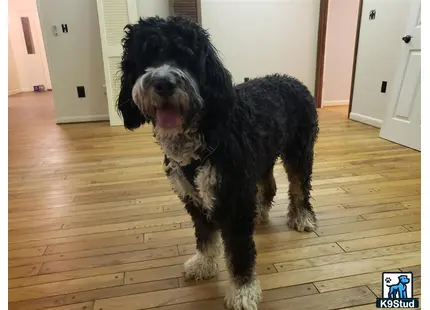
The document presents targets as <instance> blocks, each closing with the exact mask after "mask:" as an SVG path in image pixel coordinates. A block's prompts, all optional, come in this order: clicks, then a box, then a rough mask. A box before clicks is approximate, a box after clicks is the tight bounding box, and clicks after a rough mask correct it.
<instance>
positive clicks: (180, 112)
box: [117, 17, 318, 310]
mask: <svg viewBox="0 0 430 310" xmlns="http://www.w3.org/2000/svg"><path fill="white" fill-rule="evenodd" d="M122 45H123V54H122V59H121V87H120V93H119V97H118V102H117V108H118V112H119V113H120V115H122V118H123V121H124V126H125V128H126V129H128V130H134V129H137V128H138V127H140V126H141V125H143V124H145V123H150V124H152V126H153V133H154V137H155V140H156V142H157V143H158V144H159V145H160V146H161V148H162V150H163V152H164V154H165V156H164V169H165V172H166V175H167V177H168V178H169V180H170V181H171V183H172V187H173V189H174V191H175V192H176V194H177V195H178V196H179V198H180V199H181V200H182V201H183V203H184V205H185V208H186V210H187V211H188V213H189V214H190V216H191V217H192V220H193V222H194V227H195V237H196V244H197V245H196V247H197V254H195V255H194V256H193V257H192V258H190V259H189V260H188V261H187V262H185V266H184V267H185V275H186V278H187V279H196V280H200V279H207V278H210V277H213V276H214V275H216V274H217V272H218V269H219V259H220V258H221V256H222V255H223V252H224V257H225V259H226V265H227V268H228V271H229V274H230V279H231V281H230V285H231V287H230V288H229V289H228V291H227V295H226V298H225V304H226V306H227V308H229V309H234V310H242V309H244V310H251V309H252V310H253V309H257V308H258V304H259V303H260V301H261V295H262V292H261V289H260V284H259V281H258V279H257V276H256V273H255V260H256V255H257V253H256V248H255V243H254V240H253V232H254V226H255V224H256V223H257V222H259V221H263V220H267V219H268V211H269V209H270V208H271V205H272V202H273V198H274V196H275V194H276V183H275V179H274V176H273V167H274V164H275V162H276V160H277V158H279V157H280V158H281V159H282V160H283V163H284V167H285V170H286V172H287V175H288V180H289V182H290V185H289V199H290V205H289V208H288V216H287V217H288V219H287V224H288V226H290V227H291V228H293V229H296V230H297V231H312V230H314V229H315V226H316V218H315V213H314V211H313V209H312V206H311V203H310V202H309V198H310V193H309V192H310V190H311V175H312V166H313V158H314V143H315V141H316V138H317V133H318V116H317V111H316V106H315V102H314V98H313V97H312V95H311V93H310V92H309V90H308V89H307V87H306V86H304V85H303V84H302V83H301V82H299V81H298V80H297V79H295V78H293V77H290V76H286V75H280V74H273V75H267V76H265V77H260V78H255V79H251V80H250V81H248V82H245V83H243V84H239V85H234V84H233V82H232V76H231V74H230V72H229V71H228V70H227V69H226V68H225V67H224V65H223V63H222V61H221V59H220V57H219V56H218V52H217V50H216V49H215V47H214V46H213V45H212V43H211V41H210V38H209V34H208V32H207V31H206V30H204V29H202V28H201V27H200V26H199V25H197V24H195V23H192V22H190V21H188V20H186V19H185V18H182V17H169V18H166V19H164V18H160V17H150V18H145V19H140V20H139V21H138V22H137V23H136V24H130V25H127V26H126V28H125V35H124V38H123V41H122Z"/></svg>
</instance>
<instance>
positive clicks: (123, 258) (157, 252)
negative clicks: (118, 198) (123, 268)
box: [39, 246, 178, 274]
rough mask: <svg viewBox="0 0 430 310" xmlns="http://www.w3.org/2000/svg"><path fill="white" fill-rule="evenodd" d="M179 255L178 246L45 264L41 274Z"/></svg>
mask: <svg viewBox="0 0 430 310" xmlns="http://www.w3.org/2000/svg"><path fill="white" fill-rule="evenodd" d="M177 255H178V249H177V247H176V246H173V247H164V248H159V249H150V250H143V251H135V252H125V253H117V254H110V255H101V256H93V257H88V258H77V259H69V260H63V261H54V262H48V263H44V264H43V266H42V268H41V269H40V271H39V274H46V273H54V272H61V271H68V270H76V269H85V268H94V267H102V266H110V265H117V264H126V263H132V262H138V261H144V260H151V259H158V258H166V257H172V256H177Z"/></svg>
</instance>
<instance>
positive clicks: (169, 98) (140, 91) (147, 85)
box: [117, 17, 234, 133]
mask: <svg viewBox="0 0 430 310" xmlns="http://www.w3.org/2000/svg"><path fill="white" fill-rule="evenodd" d="M122 43H123V55H122V60H121V88H120V93H119V97H118V102H117V108H118V111H119V113H120V114H121V115H122V117H123V120H124V126H125V127H126V128H127V129H129V130H133V129H136V128H138V127H140V126H141V125H142V124H144V123H149V122H151V123H152V124H153V125H154V126H155V127H156V129H157V130H158V131H163V132H172V133H181V132H183V131H184V130H186V129H187V128H188V127H190V126H198V123H199V120H201V119H202V117H204V115H207V114H210V115H211V116H213V117H217V116H222V114H223V113H225V111H226V109H228V107H229V106H230V105H231V104H232V103H233V98H234V90H233V84H232V79H231V74H230V72H229V71H228V70H227V69H225V67H224V66H223V64H222V62H221V60H220V59H219V57H218V55H217V51H216V49H215V48H214V46H213V45H212V44H211V42H210V39H209V35H208V33H207V32H206V31H205V30H204V29H202V28H201V27H200V26H199V25H197V24H195V23H192V22H190V21H188V20H186V19H184V18H182V17H169V18H167V19H163V18H160V17H150V18H146V19H140V20H139V21H138V23H136V24H132V25H131V24H130V25H127V26H126V28H125V37H124V39H123V42H122Z"/></svg>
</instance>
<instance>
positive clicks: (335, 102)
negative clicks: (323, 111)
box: [323, 100, 349, 107]
mask: <svg viewBox="0 0 430 310" xmlns="http://www.w3.org/2000/svg"><path fill="white" fill-rule="evenodd" d="M337 105H349V100H329V101H324V102H323V107H332V106H337Z"/></svg>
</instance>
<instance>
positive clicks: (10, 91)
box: [7, 88, 22, 96]
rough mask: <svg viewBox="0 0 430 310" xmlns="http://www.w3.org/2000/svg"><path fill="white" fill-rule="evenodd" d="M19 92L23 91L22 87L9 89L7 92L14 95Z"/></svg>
mask: <svg viewBox="0 0 430 310" xmlns="http://www.w3.org/2000/svg"><path fill="white" fill-rule="evenodd" d="M19 93H22V89H19V88H18V89H14V90H9V91H8V93H7V95H8V96H12V95H16V94H19Z"/></svg>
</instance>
